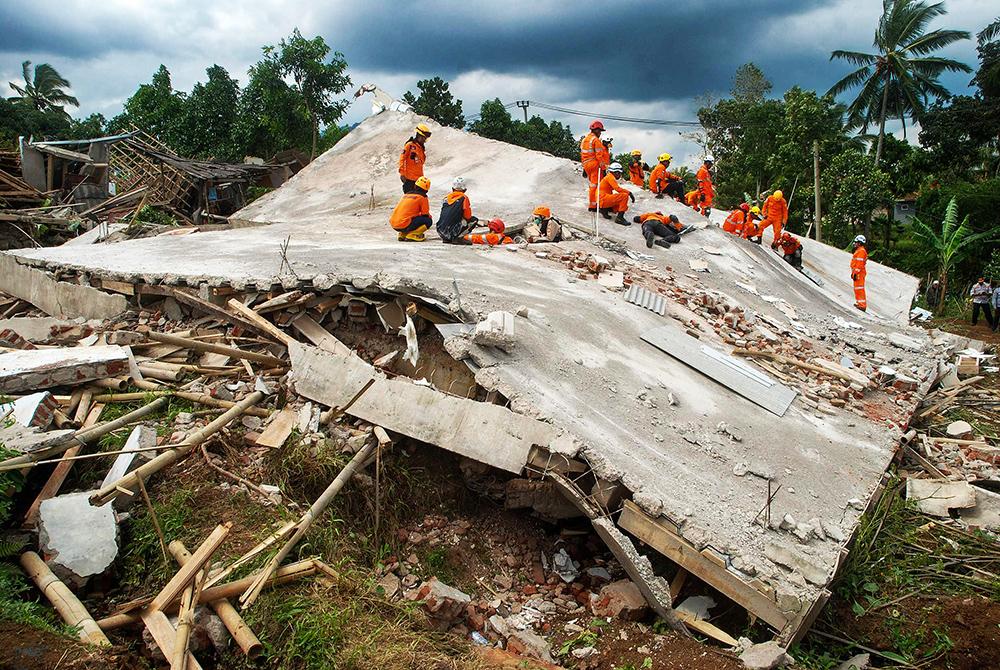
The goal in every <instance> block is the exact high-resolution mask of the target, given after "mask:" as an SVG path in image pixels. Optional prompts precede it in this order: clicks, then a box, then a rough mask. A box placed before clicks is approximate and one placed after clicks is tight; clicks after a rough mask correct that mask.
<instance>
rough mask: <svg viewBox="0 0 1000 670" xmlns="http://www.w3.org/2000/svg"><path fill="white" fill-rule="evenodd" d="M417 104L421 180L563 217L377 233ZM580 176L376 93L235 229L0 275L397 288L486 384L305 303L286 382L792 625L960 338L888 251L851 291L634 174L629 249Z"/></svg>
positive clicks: (6, 261)
mask: <svg viewBox="0 0 1000 670" xmlns="http://www.w3.org/2000/svg"><path fill="white" fill-rule="evenodd" d="M421 120H422V121H424V122H428V123H431V125H432V127H433V131H434V134H433V137H432V138H431V140H430V142H429V144H428V165H427V174H428V176H429V178H430V179H431V182H432V191H431V197H432V199H433V200H435V201H436V200H438V199H439V198H440V197H442V196H443V195H444V194H445V193H446V192H447V188H446V187H445V185H447V184H450V182H451V179H452V178H453V177H455V176H458V175H462V176H464V177H465V179H466V182H467V183H468V185H469V192H468V193H469V196H470V198H471V200H472V203H473V207H474V210H475V211H476V213H477V215H479V217H480V218H484V219H485V218H486V217H487V216H489V217H492V216H499V217H501V218H503V219H504V220H505V221H507V222H508V225H511V224H519V223H523V222H525V221H526V220H527V219H528V217H529V214H530V212H531V210H532V209H533V207H534V206H535V205H539V204H546V205H548V206H549V207H550V208H551V209H552V211H553V213H554V214H555V215H556V216H557V217H559V218H560V219H561V220H563V221H564V222H565V223H566V224H567V225H568V226H569V227H570V228H571V229H572V230H574V231H576V236H575V239H573V240H568V241H564V242H562V243H559V244H557V245H523V244H520V245H513V246H510V247H507V248H495V249H481V248H474V247H456V246H450V245H441V244H438V243H436V241H434V240H432V241H430V242H429V243H424V244H401V243H399V242H397V241H396V237H395V233H394V232H393V231H392V230H391V229H390V228H389V226H388V223H387V220H388V213H389V211H391V209H392V207H393V206H394V205H395V203H396V201H397V200H398V197H399V181H398V176H397V174H396V169H395V168H396V158H397V155H398V151H399V147H400V146H401V144H402V143H403V142H404V141H405V139H406V137H408V136H409V134H410V131H411V130H412V127H413V126H414V125H415V124H416V123H417V122H418V121H421ZM584 193H585V181H584V179H583V176H582V172H581V171H580V168H579V165H577V164H575V163H573V162H571V161H567V160H564V159H559V158H555V157H553V156H550V155H547V154H543V153H539V152H533V151H529V150H526V149H521V148H519V147H515V146H512V145H508V144H504V143H501V142H496V141H492V140H487V139H484V138H481V137H478V136H476V135H473V134H470V133H466V132H463V131H460V130H455V129H451V128H443V127H439V126H437V124H433V123H432V122H430V121H428V120H426V119H419V118H418V117H416V116H415V115H413V114H411V113H408V112H395V111H385V112H382V113H381V114H378V115H376V116H373V117H371V118H369V119H368V120H366V121H365V122H364V123H362V124H361V125H359V126H358V127H357V128H356V129H355V130H353V131H352V132H351V133H350V134H349V135H348V136H347V137H346V138H344V139H343V140H342V141H341V142H339V143H338V144H337V145H336V146H335V147H334V148H333V149H331V150H330V151H328V152H327V153H326V154H324V155H323V156H321V157H320V158H318V159H317V160H315V161H314V162H313V163H312V164H310V165H309V166H308V167H307V168H306V169H304V170H302V171H301V172H300V173H299V174H297V175H296V176H295V177H294V178H292V179H291V180H290V181H289V182H287V183H286V184H285V185H283V186H282V187H281V188H279V189H277V190H276V191H274V192H272V193H270V194H268V195H266V196H264V197H262V198H260V199H259V200H257V201H255V202H254V203H252V204H251V205H249V206H247V207H245V208H244V209H242V210H241V211H239V212H237V213H236V214H235V215H234V216H233V217H232V220H233V221H234V222H235V223H238V224H241V227H239V228H238V229H234V230H229V231H224V232H212V233H198V234H194V235H187V236H183V237H170V236H165V237H157V238H149V239H142V240H132V241H127V242H121V243H117V244H107V245H101V244H96V245H90V246H71V247H63V248H51V249H35V250H19V251H15V252H9V253H6V254H3V255H0V289H2V290H4V291H6V292H8V293H10V294H12V295H15V296H18V297H22V298H24V299H25V300H29V301H31V302H33V303H34V304H36V305H38V306H39V307H42V308H43V309H46V311H49V312H50V313H51V314H52V315H53V316H58V317H77V316H86V317H88V318H109V317H110V316H113V315H114V314H115V313H117V312H120V311H122V310H124V309H125V308H126V306H127V304H128V303H127V300H128V299H139V300H144V299H147V297H148V296H157V295H160V296H162V295H164V290H165V288H164V287H184V286H187V287H191V288H193V289H197V290H198V294H197V296H198V297H197V298H196V299H197V300H198V301H200V302H201V303H203V304H205V305H207V306H208V307H207V308H211V306H212V304H215V303H219V304H224V303H225V301H226V300H227V299H229V298H231V296H234V295H235V296H241V295H246V294H254V293H261V292H266V291H269V290H271V289H272V287H282V288H284V289H285V290H291V289H301V290H303V291H308V292H313V293H318V294H321V295H326V296H340V298H341V300H342V304H345V305H350V304H351V303H356V302H362V303H365V304H370V303H372V302H374V303H375V304H376V305H377V306H378V308H377V309H378V310H379V312H378V313H379V317H380V318H382V319H383V322H384V323H386V327H387V329H389V328H396V327H403V331H404V333H405V331H406V328H405V326H406V323H407V316H406V315H405V314H404V313H403V310H402V309H401V305H404V304H406V303H408V302H411V301H412V302H414V303H415V304H416V305H419V310H420V311H419V312H418V314H420V315H421V316H422V317H424V318H425V319H427V320H428V321H429V322H430V323H432V324H434V325H435V326H436V329H437V331H438V332H439V333H440V336H441V337H442V338H443V340H444V348H445V349H446V350H447V351H448V353H450V354H451V355H452V356H453V357H454V358H456V359H458V360H461V361H464V362H465V364H466V365H467V366H468V368H469V370H470V371H471V372H472V373H473V374H474V380H475V384H476V385H478V387H480V388H481V389H482V390H484V391H485V400H484V401H478V400H470V399H467V398H465V397H464V396H465V395H466V394H465V392H464V390H463V392H461V393H456V389H455V388H454V387H452V383H453V382H454V378H450V377H448V376H444V377H442V378H441V379H434V378H432V379H430V381H429V382H422V383H415V380H413V379H408V378H406V377H405V376H398V377H394V378H389V377H388V376H386V375H385V374H384V373H383V372H381V371H380V370H378V369H376V368H375V367H373V366H372V365H370V364H368V363H366V362H365V361H363V360H361V359H360V358H359V357H358V356H357V355H356V354H355V353H354V352H352V351H350V350H349V349H347V348H345V347H344V346H343V345H342V344H340V343H339V342H338V341H337V340H336V339H335V338H332V337H330V335H329V333H326V331H325V329H324V328H323V327H322V326H321V325H319V324H316V323H315V322H310V320H309V319H298V320H295V321H291V322H290V323H288V324H278V325H276V326H274V329H275V334H276V337H279V338H282V337H284V338H286V339H283V340H282V341H284V342H285V344H286V346H287V347H288V349H289V352H290V354H291V358H292V378H293V381H294V384H295V388H296V391H297V392H298V393H299V394H300V395H303V396H305V397H307V398H310V399H311V400H314V401H317V402H320V403H322V404H324V405H328V406H330V407H345V408H346V411H347V412H348V413H350V414H353V415H355V416H358V417H360V418H364V419H365V420H367V421H371V422H372V423H375V424H377V425H382V426H384V427H386V428H387V429H390V430H393V431H396V432H399V433H402V434H405V435H408V436H410V437H412V438H414V439H417V440H421V441H424V442H428V443H431V444H435V445H437V446H439V447H442V448H444V449H447V450H449V451H453V452H455V453H457V454H459V455H461V456H464V457H466V458H468V459H471V461H473V462H476V463H479V464H482V465H483V466H491V467H495V468H499V469H501V470H504V471H506V472H509V473H513V474H515V475H519V476H531V477H536V478H537V477H543V479H542V481H543V482H547V485H550V486H551V488H550V489H548V490H549V491H550V492H553V493H554V492H555V491H559V492H561V493H562V494H564V495H565V496H567V498H568V499H569V500H570V501H571V502H572V503H573V504H574V505H575V506H576V507H577V508H578V509H579V510H580V512H581V513H582V514H585V515H587V516H589V517H590V518H591V519H592V520H593V522H594V526H595V529H596V530H597V532H598V533H599V534H600V535H601V537H602V538H603V539H604V540H605V541H606V542H607V543H608V544H609V546H610V547H611V548H612V550H613V551H614V552H615V554H616V556H618V558H619V560H621V562H622V563H623V565H625V566H626V568H627V569H629V573H630V576H632V577H633V579H634V580H636V581H637V582H638V583H639V584H640V587H641V588H642V589H643V593H644V595H646V597H647V599H649V600H651V604H652V606H653V607H654V609H656V610H657V611H658V612H660V613H661V614H665V615H667V616H669V615H670V614H671V610H670V606H671V603H670V596H669V590H668V589H666V588H665V583H664V582H663V580H662V577H661V576H658V575H657V574H656V573H655V572H654V570H653V569H652V568H651V566H650V563H649V562H648V561H646V560H644V559H643V558H642V557H640V556H639V554H638V553H637V552H636V551H635V549H634V547H633V544H635V541H636V540H637V541H640V542H641V543H642V544H644V545H646V546H647V547H648V548H649V549H651V550H652V551H653V552H655V554H653V553H650V555H651V556H652V555H659V556H658V558H666V559H669V561H670V562H673V563H674V564H676V566H677V569H679V570H683V571H686V572H687V573H690V574H691V575H693V576H694V577H697V578H698V579H700V580H702V581H703V582H705V583H706V584H708V585H710V586H711V587H713V588H714V589H716V590H717V591H719V592H720V593H722V594H723V595H725V596H727V597H728V598H730V599H731V600H733V601H734V602H736V603H737V604H739V605H740V606H741V607H742V608H744V609H745V610H746V611H747V612H748V613H749V614H750V615H752V616H753V617H756V618H758V619H760V620H762V621H764V622H766V624H767V625H768V626H769V627H770V628H771V629H773V631H774V632H775V634H776V636H777V638H778V640H779V641H780V642H781V643H782V644H784V645H787V644H790V643H791V642H793V641H795V640H796V639H798V638H799V637H800V636H801V635H802V634H803V633H804V632H805V631H806V630H808V628H809V626H810V625H811V622H812V621H813V619H814V618H815V617H816V615H817V614H818V612H819V610H820V609H821V608H822V606H823V604H824V603H825V602H826V600H827V599H828V598H829V595H830V594H829V591H828V589H827V587H828V586H829V583H830V581H831V580H832V579H833V577H834V575H835V574H836V572H837V569H838V567H839V566H840V565H841V563H842V562H843V560H844V558H845V556H846V555H847V552H848V551H849V549H850V541H851V537H852V534H853V532H854V530H855V527H856V525H857V523H858V520H859V518H860V516H861V515H862V514H863V512H864V510H865V509H866V508H867V507H868V506H869V505H871V504H872V502H873V501H874V500H876V499H877V497H878V495H879V493H880V491H881V489H882V486H883V483H884V478H885V473H886V469H887V467H888V465H889V464H890V462H891V460H892V459H893V457H894V455H895V453H896V450H897V446H898V441H899V438H900V435H901V433H902V431H903V429H905V427H906V425H907V423H908V421H909V418H910V416H911V415H912V413H913V411H914V409H915V408H916V406H917V405H918V403H919V402H920V399H921V397H922V395H923V393H924V392H926V389H927V388H928V387H929V386H930V384H931V383H932V382H933V381H934V380H935V379H936V377H937V375H938V368H939V365H938V361H939V360H940V359H941V358H943V357H944V356H945V355H946V354H947V353H948V352H949V351H950V350H952V349H954V348H955V347H956V346H959V344H958V343H956V342H954V341H953V340H952V339H951V338H948V337H944V336H941V337H932V336H930V335H928V334H927V332H926V331H924V330H922V329H919V328H911V327H909V326H908V322H907V315H908V312H909V307H910V301H911V298H912V296H913V294H914V293H915V291H916V289H917V280H916V279H914V278H912V277H909V276H907V275H904V274H902V273H900V272H897V271H895V270H892V269H890V268H887V267H884V266H880V265H878V264H875V263H869V272H868V293H869V305H870V308H869V312H868V313H867V314H862V313H859V312H857V311H856V310H854V309H853V307H852V292H851V285H850V281H849V269H848V268H849V255H848V254H846V253H845V252H842V251H840V250H837V249H833V248H831V247H827V246H825V245H822V244H817V243H814V242H812V241H810V240H803V243H804V244H805V253H804V260H805V265H806V268H807V269H808V270H809V271H810V275H811V278H810V277H809V276H806V275H803V274H800V273H798V272H796V271H795V270H794V269H793V268H791V267H790V266H788V265H787V264H786V263H784V262H783V261H782V260H781V258H780V257H779V256H777V255H776V254H774V253H772V252H771V251H770V250H769V249H768V248H767V242H768V240H765V245H764V246H763V247H758V246H756V245H752V244H749V243H747V242H745V241H743V240H738V239H736V238H734V237H733V236H730V235H727V234H725V233H723V232H722V231H721V230H720V229H719V228H717V227H714V226H711V225H707V222H706V221H705V220H704V219H703V218H702V217H699V216H698V215H696V214H695V213H694V212H692V211H691V210H690V209H687V208H685V207H683V206H681V205H679V204H677V203H674V202H672V201H669V200H654V199H653V197H652V196H651V195H650V194H649V193H646V192H641V193H637V194H636V195H637V201H636V203H635V204H634V205H633V207H632V210H633V211H636V212H642V211H656V210H660V211H663V212H666V213H672V214H676V215H677V216H678V217H679V218H680V219H681V221H682V222H684V223H687V224H692V225H694V226H696V227H697V228H698V230H696V231H695V232H692V233H690V234H688V235H685V237H684V238H683V241H682V242H681V243H679V244H677V245H674V246H673V247H672V248H671V249H661V248H659V247H657V248H654V249H647V248H645V244H644V241H643V239H642V237H641V234H640V232H639V230H638V226H632V227H627V228H626V227H619V226H614V225H613V224H611V223H610V222H605V221H603V220H601V219H599V218H598V219H597V220H596V221H595V218H594V216H593V215H592V214H590V213H588V212H587V211H586V207H585V204H586V203H585V198H584ZM432 213H435V214H436V212H433V211H432ZM430 237H433V234H431V235H430ZM588 267H591V268H595V269H596V271H588ZM602 270H603V271H602ZM122 294H124V296H125V297H123V295H122ZM194 299H195V298H192V300H194ZM383 310H384V312H385V314H383ZM498 312H502V313H503V314H501V315H499V316H497V315H496V313H498ZM477 324H478V325H477ZM278 326H287V327H288V328H289V329H295V330H296V331H297V332H299V333H301V334H302V335H303V336H305V338H306V339H308V340H309V341H311V342H312V344H313V345H314V346H310V345H306V344H302V343H300V342H298V341H296V340H294V339H292V338H290V337H287V336H284V335H283V331H282V330H281V329H280V328H279V327H278ZM401 337H405V334H404V335H403V336H401ZM401 341H402V340H401ZM734 352H735V353H738V354H740V355H739V356H736V355H734ZM762 356H763V357H762ZM768 357H769V358H768ZM783 365H787V366H791V367H790V368H788V367H782V366H783ZM789 369H796V370H800V371H801V370H805V371H806V372H808V373H809V374H810V375H812V376H811V377H808V378H804V377H798V376H795V375H792V374H789V373H788V370H789ZM782 370H784V372H783V371H782ZM804 374H805V373H803V375H804ZM449 379H450V381H449ZM459 386H461V385H459ZM638 546H639V547H640V548H641V546H642V545H641V544H640V545H638Z"/></svg>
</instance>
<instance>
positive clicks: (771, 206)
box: [760, 190, 788, 249]
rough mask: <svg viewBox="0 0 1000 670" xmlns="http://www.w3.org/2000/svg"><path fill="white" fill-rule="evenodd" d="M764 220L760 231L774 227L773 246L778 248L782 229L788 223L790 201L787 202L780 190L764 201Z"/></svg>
mask: <svg viewBox="0 0 1000 670" xmlns="http://www.w3.org/2000/svg"><path fill="white" fill-rule="evenodd" d="M763 211H764V222H763V223H761V224H760V232H761V233H763V232H764V231H765V230H767V229H768V228H773V229H774V237H773V239H772V240H771V248H772V249H777V248H778V240H780V239H781V229H782V228H784V227H785V224H786V223H788V203H787V202H785V195H784V194H783V193H782V192H781V191H780V190H778V191H775V192H774V193H772V194H771V195H770V196H768V197H767V199H766V200H765V201H764V210H763Z"/></svg>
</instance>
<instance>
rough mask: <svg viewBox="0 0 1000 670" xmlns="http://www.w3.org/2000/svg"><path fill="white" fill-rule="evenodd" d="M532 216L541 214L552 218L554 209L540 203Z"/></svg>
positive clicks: (546, 217)
mask: <svg viewBox="0 0 1000 670" xmlns="http://www.w3.org/2000/svg"><path fill="white" fill-rule="evenodd" d="M531 215H532V216H540V217H542V218H543V219H549V218H552V210H551V209H549V208H548V207H546V206H545V205H539V206H538V207H535V210H534V211H533V212H532V213H531Z"/></svg>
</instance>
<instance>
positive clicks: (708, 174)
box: [697, 156, 715, 216]
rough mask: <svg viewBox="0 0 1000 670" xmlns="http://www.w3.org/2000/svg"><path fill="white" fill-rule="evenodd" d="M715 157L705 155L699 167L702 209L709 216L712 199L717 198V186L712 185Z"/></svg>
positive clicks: (699, 189)
mask: <svg viewBox="0 0 1000 670" xmlns="http://www.w3.org/2000/svg"><path fill="white" fill-rule="evenodd" d="M713 163H715V159H714V158H712V157H711V156H705V161H704V162H703V163H702V164H701V167H700V168H698V175H697V177H698V191H700V192H701V204H700V207H701V209H700V211H701V213H702V214H703V215H704V216H708V215H709V214H710V213H711V211H712V201H713V200H715V187H714V186H713V185H712V164H713Z"/></svg>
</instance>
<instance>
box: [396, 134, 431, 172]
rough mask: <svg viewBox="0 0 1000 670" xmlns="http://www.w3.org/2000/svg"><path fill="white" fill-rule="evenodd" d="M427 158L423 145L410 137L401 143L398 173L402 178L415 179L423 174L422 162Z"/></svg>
mask: <svg viewBox="0 0 1000 670" xmlns="http://www.w3.org/2000/svg"><path fill="white" fill-rule="evenodd" d="M426 160H427V154H426V153H425V152H424V147H423V145H422V144H420V142H417V141H416V140H415V139H413V138H410V140H409V141H408V142H407V143H406V144H405V145H403V152H402V153H401V154H399V174H400V176H402V177H403V179H408V180H410V181H416V180H417V179H419V178H420V177H423V176H424V162H425V161H426Z"/></svg>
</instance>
